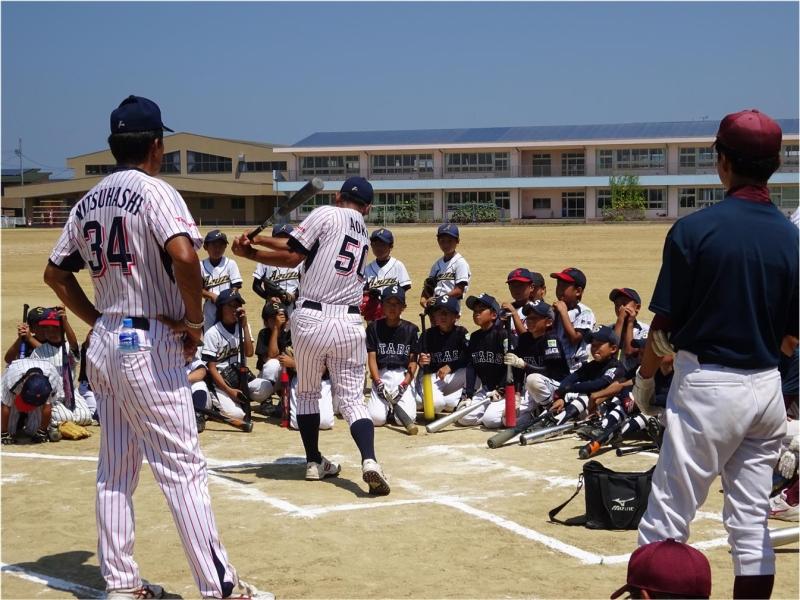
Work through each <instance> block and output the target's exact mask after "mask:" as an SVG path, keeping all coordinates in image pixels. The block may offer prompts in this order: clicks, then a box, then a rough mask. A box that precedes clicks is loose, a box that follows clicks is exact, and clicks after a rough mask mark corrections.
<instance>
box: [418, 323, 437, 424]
mask: <svg viewBox="0 0 800 600" xmlns="http://www.w3.org/2000/svg"><path fill="white" fill-rule="evenodd" d="M419 318H420V319H422V337H421V338H420V339H421V341H422V342H424V340H425V331H426V329H425V313H424V312H423V313H420V314H419ZM426 346H427V345H426ZM427 350H428V348H427V347H425V348H424V349H422V352H423V353H425V354H427ZM427 371H428V369H427V367H423V368H422V413H423V416H424V417H425V420H426V421H433V420H434V419H435V418H436V412H435V411H434V408H433V373H429V372H427ZM426 429H427V428H426ZM428 431H430V430H428Z"/></svg>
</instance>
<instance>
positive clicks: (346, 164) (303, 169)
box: [300, 156, 360, 177]
mask: <svg viewBox="0 0 800 600" xmlns="http://www.w3.org/2000/svg"><path fill="white" fill-rule="evenodd" d="M359 169H360V166H359V160H358V156H304V157H302V158H301V159H300V175H301V176H306V177H307V176H317V175H338V176H342V177H349V176H350V175H358V173H359Z"/></svg>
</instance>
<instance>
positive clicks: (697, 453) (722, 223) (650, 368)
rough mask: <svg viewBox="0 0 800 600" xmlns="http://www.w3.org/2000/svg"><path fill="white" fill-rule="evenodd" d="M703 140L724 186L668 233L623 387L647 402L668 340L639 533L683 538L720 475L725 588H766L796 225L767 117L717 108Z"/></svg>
mask: <svg viewBox="0 0 800 600" xmlns="http://www.w3.org/2000/svg"><path fill="white" fill-rule="evenodd" d="M714 148H715V149H716V152H717V174H718V175H719V178H720V181H721V182H722V185H723V186H724V188H725V198H724V199H723V200H722V201H721V202H719V203H717V204H715V205H713V206H710V207H708V208H704V209H703V210H700V211H697V212H695V213H692V214H691V215H687V216H686V217H683V218H682V219H680V220H679V221H678V222H677V223H675V225H673V226H672V229H670V231H669V233H668V234H667V238H666V240H665V242H664V252H663V262H662V265H661V271H660V273H659V275H658V280H657V282H656V287H655V291H654V292H653V299H652V301H651V302H650V310H651V311H653V312H654V313H655V318H654V319H653V322H652V325H651V328H650V334H649V335H648V338H647V344H646V345H645V352H644V357H643V359H642V365H641V367H640V368H639V370H638V371H637V375H636V380H635V384H634V389H633V397H634V398H635V400H636V403H637V404H638V405H639V407H640V408H641V410H642V411H643V412H645V413H652V412H653V411H654V409H653V407H652V405H651V403H650V399H651V398H652V396H653V388H654V383H653V375H654V373H655V370H656V369H657V368H658V366H659V364H660V362H661V359H662V357H664V356H667V355H672V354H673V353H675V352H677V354H675V359H674V367H675V375H674V378H673V381H672V387H671V388H670V391H669V395H668V397H667V410H666V413H665V415H666V432H665V435H664V442H663V445H662V447H661V453H660V455H659V459H658V464H657V466H656V469H655V472H654V474H653V485H652V490H651V493H650V498H649V501H648V505H647V512H646V513H645V514H644V516H643V517H642V520H641V522H640V524H639V544H640V545H642V544H647V543H651V542H655V541H658V540H663V539H667V538H673V539H675V540H677V541H679V542H685V541H686V539H687V538H688V536H689V525H690V524H691V522H692V519H693V518H694V516H695V514H696V512H697V509H698V507H699V505H700V504H702V503H703V502H704V501H705V499H706V497H707V496H708V491H709V488H710V487H711V485H712V484H713V483H714V481H715V480H716V478H717V476H718V475H722V488H723V491H724V493H725V499H724V502H725V510H724V512H723V518H724V524H725V528H726V529H727V530H728V540H729V541H730V544H731V557H732V559H733V570H734V575H735V580H734V585H733V597H734V598H768V597H769V595H770V593H771V591H772V586H773V582H774V573H775V554H774V551H773V549H772V545H771V544H770V541H769V535H768V534H767V514H768V511H769V492H770V490H771V488H772V471H773V468H774V466H775V464H776V462H777V460H778V452H779V450H780V447H781V439H782V437H783V435H784V433H785V430H786V411H785V408H784V404H783V398H782V395H781V378H780V375H779V373H778V369H777V367H778V362H779V360H780V354H781V342H782V340H784V339H787V340H789V339H791V340H793V343H794V345H796V342H797V340H796V338H797V334H798V274H799V273H798V232H797V227H795V226H794V225H793V224H792V223H791V222H790V221H789V220H788V219H786V217H784V216H783V214H782V213H781V212H780V211H779V210H778V208H777V207H776V206H775V205H774V204H772V202H771V201H770V196H769V189H768V188H767V181H768V180H769V178H770V177H771V176H772V174H773V173H774V172H775V170H776V169H777V168H778V166H779V164H780V152H781V129H780V127H779V126H778V124H777V123H776V122H775V121H773V120H772V119H771V118H769V117H768V116H767V115H765V114H764V113H761V112H759V111H757V110H743V111H741V112H737V113H734V114H730V115H727V116H726V117H725V118H724V119H722V122H721V123H720V125H719V131H718V132H717V137H716V141H715V143H714ZM787 336H788V337H787Z"/></svg>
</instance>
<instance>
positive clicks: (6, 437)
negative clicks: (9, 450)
mask: <svg viewBox="0 0 800 600" xmlns="http://www.w3.org/2000/svg"><path fill="white" fill-rule="evenodd" d="M0 441H2V443H3V446H10V445H11V444H16V443H17V440H15V439H14V436H12V435H11V434H10V433H8V432H7V431H5V432H3V434H2V436H0Z"/></svg>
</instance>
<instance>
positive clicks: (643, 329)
mask: <svg viewBox="0 0 800 600" xmlns="http://www.w3.org/2000/svg"><path fill="white" fill-rule="evenodd" d="M648 333H650V325H648V324H647V323H642V322H641V321H638V320H637V321H634V324H633V336H632V337H633V339H634V340H646V339H647V334H648ZM642 354H644V346H642V352H641V353H640V356H641V355H642ZM640 360H641V359H640V358H628V357H627V356H625V353H624V352H622V353H620V362H621V363H622V366H623V367H625V370H626V371H629V370H631V369H632V368H633V367H635V366H638V364H639V361H640Z"/></svg>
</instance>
